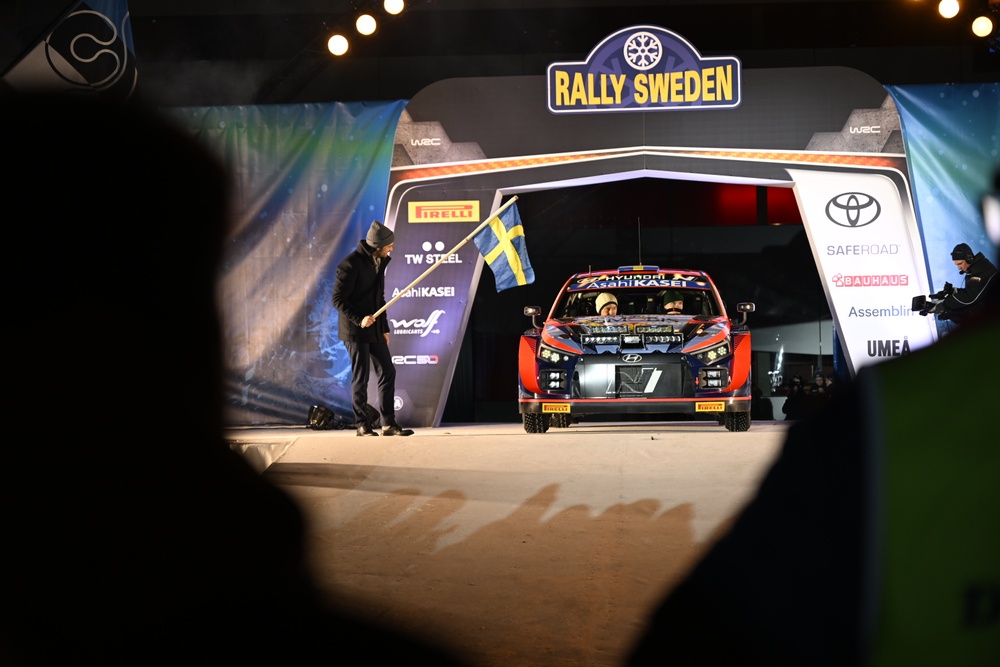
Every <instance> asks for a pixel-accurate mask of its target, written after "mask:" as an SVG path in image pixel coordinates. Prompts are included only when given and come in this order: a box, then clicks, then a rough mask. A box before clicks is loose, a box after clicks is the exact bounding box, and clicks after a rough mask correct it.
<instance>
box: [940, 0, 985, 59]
mask: <svg viewBox="0 0 1000 667" xmlns="http://www.w3.org/2000/svg"><path fill="white" fill-rule="evenodd" d="M937 11H938V14H940V15H941V16H942V17H943V18H945V19H949V20H950V19H956V18H958V17H959V16H961V20H963V21H968V25H969V29H970V30H972V34H973V35H975V36H976V37H981V38H983V39H986V40H988V41H989V42H990V44H991V45H992V46H993V47H994V48H997V47H998V46H1000V34H998V31H997V19H998V14H1000V0H940V1H939V2H938V5H937Z"/></svg>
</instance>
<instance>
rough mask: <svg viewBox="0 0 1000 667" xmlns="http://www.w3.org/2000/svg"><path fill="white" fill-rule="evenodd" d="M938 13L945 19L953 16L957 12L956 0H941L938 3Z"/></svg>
mask: <svg viewBox="0 0 1000 667" xmlns="http://www.w3.org/2000/svg"><path fill="white" fill-rule="evenodd" d="M938 14H940V15H941V16H943V17H945V18H946V19H951V18H955V16H956V15H957V14H958V0H941V2H940V3H938Z"/></svg>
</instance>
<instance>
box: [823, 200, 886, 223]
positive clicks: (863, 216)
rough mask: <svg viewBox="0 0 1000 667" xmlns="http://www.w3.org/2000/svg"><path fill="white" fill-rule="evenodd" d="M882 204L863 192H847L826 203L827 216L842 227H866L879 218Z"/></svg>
mask: <svg viewBox="0 0 1000 667" xmlns="http://www.w3.org/2000/svg"><path fill="white" fill-rule="evenodd" d="M881 213H882V205H881V204H879V203H878V200H877V199H875V198H874V197H872V196H871V195H866V194H865V193H863V192H845V193H843V194H839V195H837V196H836V197H834V198H833V199H831V200H830V201H828V202H827V203H826V217H827V218H829V219H830V222H832V223H833V224H835V225H840V226H841V227H864V226H865V225H870V224H871V223H873V222H875V220H876V219H878V216H879V214H881Z"/></svg>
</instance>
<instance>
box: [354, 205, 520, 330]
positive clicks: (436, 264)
mask: <svg viewBox="0 0 1000 667" xmlns="http://www.w3.org/2000/svg"><path fill="white" fill-rule="evenodd" d="M516 201H517V195H514V196H513V197H511V198H510V199H509V200H507V202H506V203H505V204H504V205H503V206H501V207H500V208H498V209H497V210H496V211H494V212H493V215H491V216H490V217H488V218H486V219H485V220H483V221H482V222H481V223H479V226H478V227H476V228H475V229H473V230H472V231H471V232H469V235H468V236H466V237H465V238H464V239H462V240H461V241H459V242H458V245H456V246H455V247H454V248H452V249H451V250H449V251H448V252H447V254H444V255H441V258H440V259H439V260H438V261H436V262H434V265H433V266H431V267H430V268H428V269H427V270H426V271H424V272H423V273H421V274H420V275H419V276H418V277H417V278H416V280H414V281H413V282H412V283H410V284H409V285H407V286H406V287H405V288H403V289H401V290H400V291H399V294H397V295H396V296H394V297H392V299H390V300H389V302H388V303H386V304H385V305H384V306H382V307H381V308H379V309H378V310H376V311H375V313H374V314H372V317H378V316H379V315H381V314H382V313H384V312H385V311H386V310H388V309H389V306H391V305H392V304H394V303H396V302H397V301H399V300H400V299H401V298H403V295H404V294H406V293H407V292H409V291H410V290H411V289H412V288H413V286H414V285H416V284H417V283H419V282H420V281H421V280H423V279H424V278H426V277H427V276H428V275H430V272H431V271H433V270H434V269H436V268H437V267H439V266H441V265H442V264H444V261H445V260H446V259H448V258H449V257H451V256H452V255H454V254H455V253H456V252H458V249H459V248H461V247H462V246H464V245H465V244H466V243H468V242H469V239H471V238H472V237H473V236H475V235H476V234H478V233H479V232H480V231H482V230H483V228H484V227H486V225H488V224H490V223H491V222H493V220H494V219H496V218H497V217H498V216H499V215H500V214H501V213H503V212H504V211H506V210H507V208H508V207H510V205H511V204H513V203H514V202H516Z"/></svg>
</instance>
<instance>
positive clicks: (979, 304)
mask: <svg viewBox="0 0 1000 667" xmlns="http://www.w3.org/2000/svg"><path fill="white" fill-rule="evenodd" d="M996 275H997V267H995V266H993V263H992V262H990V260H988V259H986V256H985V255H983V253H981V252H980V253H976V256H975V257H973V258H972V261H971V262H969V270H968V271H966V272H965V286H964V287H960V288H959V289H956V290H955V291H954V292H952V293H951V294H949V295H948V296H947V297H945V300H944V302H943V303H942V307H943V311H944V312H942V313H941V314H940V315H939V316H938V319H942V320H944V319H948V320H953V321H955V322H956V323H958V324H962V323H963V322H965V321H967V320H968V319H969V318H970V317H974V316H975V314H976V313H978V312H979V311H980V310H982V308H984V307H985V306H984V304H985V303H986V302H987V301H989V300H991V299H992V298H995V295H994V294H991V293H995V292H996V289H997V288H996V284H995V283H996V282H997V280H998V279H997V277H996Z"/></svg>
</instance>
